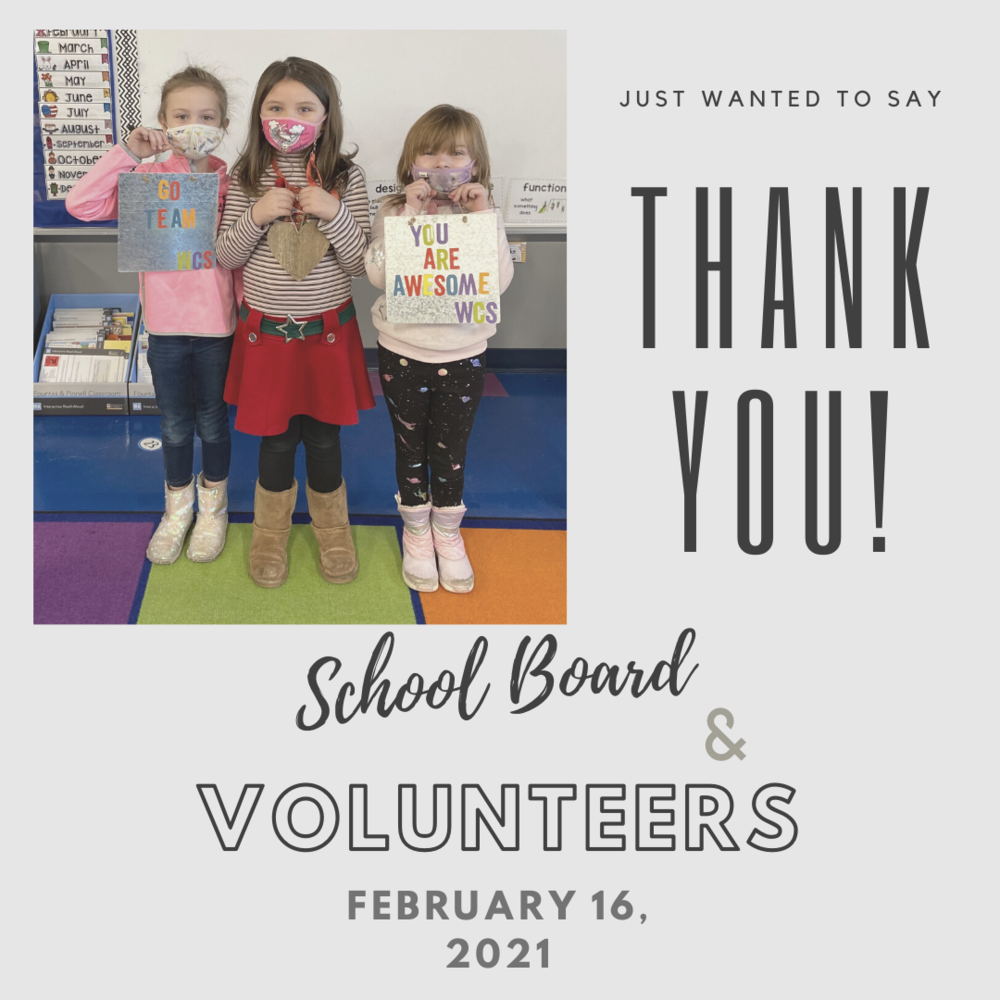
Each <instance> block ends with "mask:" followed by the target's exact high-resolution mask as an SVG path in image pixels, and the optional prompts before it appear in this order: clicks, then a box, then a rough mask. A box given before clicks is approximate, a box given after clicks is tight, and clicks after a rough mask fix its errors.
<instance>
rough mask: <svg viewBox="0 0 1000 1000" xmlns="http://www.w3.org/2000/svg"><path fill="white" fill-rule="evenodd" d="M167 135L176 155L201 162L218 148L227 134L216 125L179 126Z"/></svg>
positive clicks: (168, 131)
mask: <svg viewBox="0 0 1000 1000" xmlns="http://www.w3.org/2000/svg"><path fill="white" fill-rule="evenodd" d="M165 134H166V136H167V141H168V142H169V143H170V145H171V147H172V148H173V150H174V152H175V153H178V154H180V155H181V156H186V157H187V158H188V159H189V160H200V159H201V158H202V157H205V156H208V154H209V153H211V152H212V150H214V149H217V148H218V146H219V144H220V143H221V142H222V140H223V137H224V136H225V134H226V133H225V131H224V130H223V129H221V128H216V127H215V126H214V125H178V126H177V128H168V129H167V131H166V133H165Z"/></svg>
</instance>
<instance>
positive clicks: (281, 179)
mask: <svg viewBox="0 0 1000 1000" xmlns="http://www.w3.org/2000/svg"><path fill="white" fill-rule="evenodd" d="M271 166H272V167H273V168H274V173H275V176H276V177H277V180H275V182H274V186H275V187H279V188H288V190H289V191H291V192H292V194H293V195H295V201H294V202H292V214H291V215H290V216H287V215H286V216H285V217H283V218H281V219H279V220H278V221H279V222H292V223H294V224H295V228H296V229H301V228H302V223H303V222H305V220H306V215H305V212H303V211H302V206H301V205H300V204H299V192H300V191H301V190H302V188H301V187H296V186H295V185H294V184H289V183H288V181H287V180H286V179H285V175H284V174H283V173H282V172H281V169H280V168H279V167H278V158H277V157H276V156H275V155H274V154H273V153H272V154H271ZM315 168H316V151H315V150H313V152H311V153H310V154H309V161H308V163H306V181H307V183H308V184H309V186H310V187H321V186H322V182H323V178H322V177H320V175H319V171H318V170H316V177H315V179H313V170H315ZM334 197H337V196H336V194H334Z"/></svg>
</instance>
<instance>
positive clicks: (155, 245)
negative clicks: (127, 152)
mask: <svg viewBox="0 0 1000 1000" xmlns="http://www.w3.org/2000/svg"><path fill="white" fill-rule="evenodd" d="M218 210H219V175H218V174H215V173H210V174H136V173H132V174H122V175H121V176H120V177H119V178H118V270H119V271H200V270H203V269H204V270H210V269H211V268H213V267H215V266H216V264H215V228H216V219H217V216H218Z"/></svg>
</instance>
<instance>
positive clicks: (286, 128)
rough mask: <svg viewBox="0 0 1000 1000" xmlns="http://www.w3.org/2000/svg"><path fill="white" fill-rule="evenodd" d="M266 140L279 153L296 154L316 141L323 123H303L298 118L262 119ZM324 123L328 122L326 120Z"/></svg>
mask: <svg viewBox="0 0 1000 1000" xmlns="http://www.w3.org/2000/svg"><path fill="white" fill-rule="evenodd" d="M260 121H261V124H262V125H263V127H264V138H265V139H267V141H268V142H269V143H270V144H271V145H272V146H274V148H275V149H276V150H277V151H278V152H279V153H294V152H296V151H297V150H300V149H305V148H306V147H307V146H311V145H312V144H313V143H314V142H315V141H316V136H317V135H318V134H319V127H320V125H322V124H323V122H303V121H299V120H298V118H261V120H260ZM323 121H326V119H325V118H324V119H323Z"/></svg>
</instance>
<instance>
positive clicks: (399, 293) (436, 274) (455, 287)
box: [385, 212, 500, 323]
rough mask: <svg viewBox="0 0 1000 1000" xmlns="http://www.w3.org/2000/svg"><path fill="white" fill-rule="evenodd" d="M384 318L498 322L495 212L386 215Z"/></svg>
mask: <svg viewBox="0 0 1000 1000" xmlns="http://www.w3.org/2000/svg"><path fill="white" fill-rule="evenodd" d="M385 318H386V319H387V320H388V321H389V322H390V323H498V322H499V321H500V262H499V257H498V254H497V217H496V215H495V214H494V213H493V212H476V213H473V214H467V215H417V216H412V215H400V216H392V217H390V218H387V219H386V220H385Z"/></svg>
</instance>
